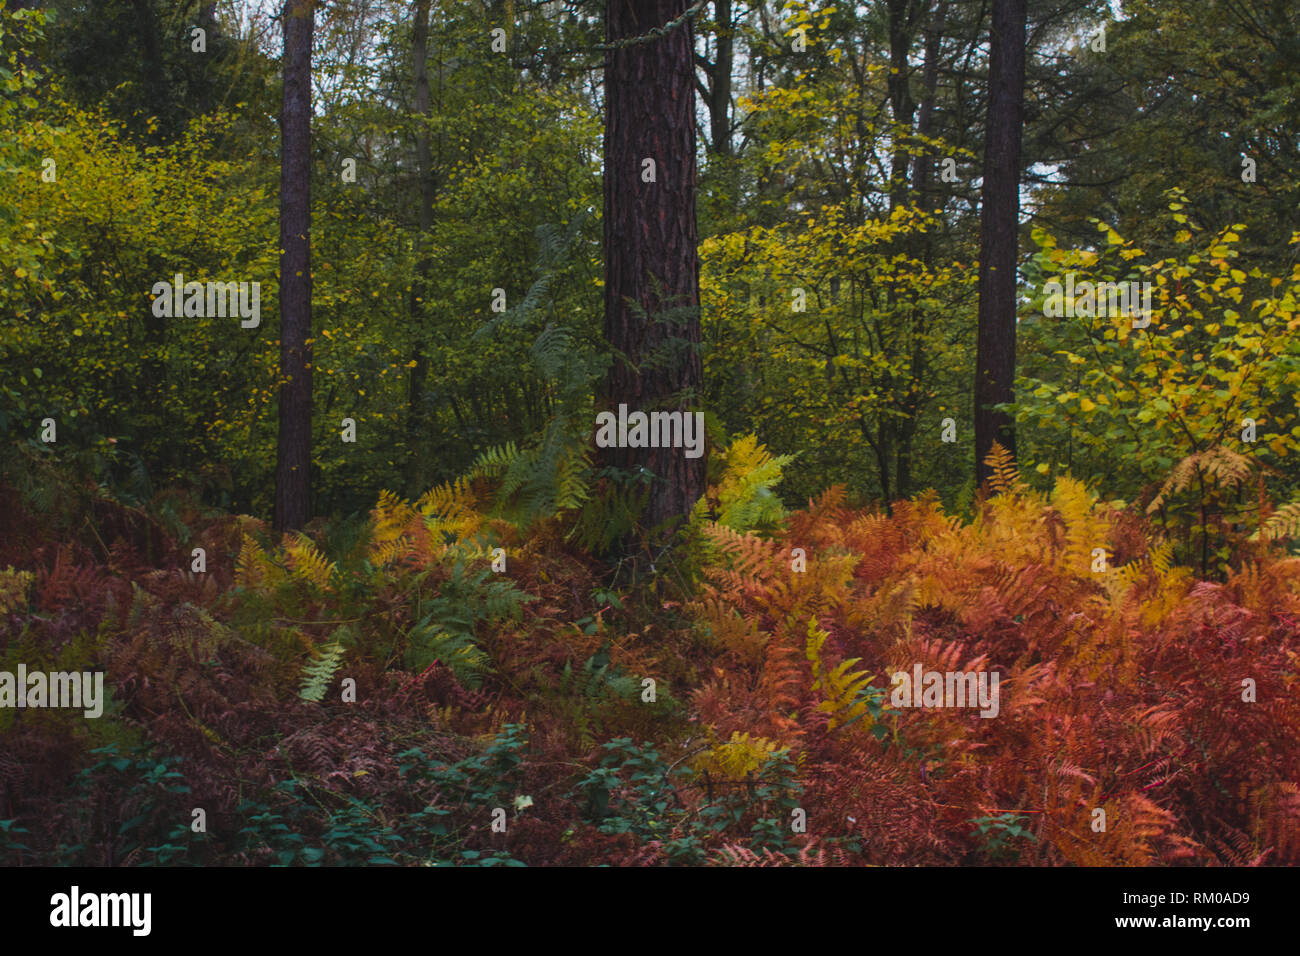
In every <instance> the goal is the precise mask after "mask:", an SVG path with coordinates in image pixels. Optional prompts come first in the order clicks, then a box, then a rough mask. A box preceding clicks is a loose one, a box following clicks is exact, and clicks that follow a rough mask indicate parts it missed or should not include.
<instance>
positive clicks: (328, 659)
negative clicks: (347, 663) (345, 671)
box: [298, 639, 343, 704]
mask: <svg viewBox="0 0 1300 956" xmlns="http://www.w3.org/2000/svg"><path fill="white" fill-rule="evenodd" d="M342 663H343V645H342V644H341V643H340V642H339V641H338V640H337V639H336V640H333V641H330V643H328V644H326V645H325V646H324V647H322V648H321V651H320V656H319V657H317V658H316V659H315V660H313V661H311V662H310V663H309V664H307V665H306V666H305V667H304V668H303V671H302V687H301V688H300V689H299V690H298V696H299V697H301V698H302V699H303V700H307V701H311V702H313V703H317V704H318V703H320V702H321V701H322V700H324V698H325V692H326V691H327V690H328V689H329V686H330V682H331V681H333V680H334V675H335V673H337V672H338V669H339V665H340V664H342Z"/></svg>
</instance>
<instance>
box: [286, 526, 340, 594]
mask: <svg viewBox="0 0 1300 956" xmlns="http://www.w3.org/2000/svg"><path fill="white" fill-rule="evenodd" d="M284 550H285V554H286V556H287V557H288V563H289V569H290V573H291V575H292V577H293V578H294V579H295V580H299V581H306V582H308V583H310V584H311V585H312V586H314V587H316V588H319V589H321V590H324V589H325V588H328V587H329V585H330V581H331V579H332V578H333V577H334V572H335V570H336V568H335V565H334V562H333V561H328V560H326V558H325V555H323V554H321V552H320V549H319V548H317V547H316V543H315V542H314V541H312V540H311V538H309V537H307V536H306V535H305V534H301V533H299V534H296V535H294V540H293V542H292V543H291V544H288V545H286V546H285V549H284Z"/></svg>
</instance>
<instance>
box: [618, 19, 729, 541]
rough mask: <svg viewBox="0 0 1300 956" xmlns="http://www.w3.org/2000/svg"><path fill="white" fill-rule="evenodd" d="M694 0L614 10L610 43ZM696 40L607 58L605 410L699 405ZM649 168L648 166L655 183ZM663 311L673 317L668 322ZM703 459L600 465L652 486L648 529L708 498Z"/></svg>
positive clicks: (627, 455) (633, 48)
mask: <svg viewBox="0 0 1300 956" xmlns="http://www.w3.org/2000/svg"><path fill="white" fill-rule="evenodd" d="M687 5H688V0H609V4H608V9H607V17H606V30H607V37H608V39H609V42H611V43H615V42H617V41H618V40H620V39H624V38H629V37H634V36H639V35H643V34H646V33H647V32H649V31H650V30H652V29H654V28H656V27H663V26H665V25H666V24H667V23H668V22H669V21H670V20H673V19H674V18H676V17H678V16H680V15H681V14H682V13H683V12H684V11H685V10H686V9H687ZM694 83H695V76H694V41H693V37H692V28H691V24H690V23H689V22H687V23H684V24H682V25H681V26H679V27H677V28H675V29H673V30H672V31H671V32H669V33H668V34H667V35H666V36H662V37H658V38H656V39H654V40H652V41H651V42H648V43H641V44H635V45H629V46H625V47H622V48H620V49H616V50H613V51H610V52H607V53H606V55H605V96H606V107H605V146H604V157H605V215H604V232H605V235H604V240H605V335H606V337H607V339H608V341H609V343H610V345H611V346H612V348H613V349H614V352H615V358H614V364H613V366H612V367H611V369H610V372H609V375H608V378H607V380H606V382H605V389H604V393H603V395H602V400H601V405H602V407H603V408H606V409H610V410H612V411H614V412H617V409H618V405H619V404H620V403H622V404H626V405H627V406H628V411H629V413H630V412H632V411H637V410H640V411H644V412H646V413H647V414H648V413H650V412H651V411H673V410H682V411H686V410H687V409H689V408H690V407H691V406H693V405H695V403H696V401H698V396H699V391H700V384H701V380H702V378H703V370H702V365H701V360H700V353H699V344H700V317H699V308H698V307H699V301H700V293H699V257H698V250H697V244H698V234H697V232H696V222H695V85H694ZM646 160H653V163H654V180H655V181H654V182H647V181H645V179H646V178H648V177H649V172H648V169H649V167H648V165H647V164H646V162H645V161H646ZM668 310H677V311H674V312H673V313H672V314H671V315H664V314H663V313H665V312H667V311H668ZM704 462H705V458H704V457H703V456H701V457H699V458H687V457H686V455H685V449H683V448H606V449H602V450H601V464H602V465H604V466H606V467H613V468H618V469H622V470H625V471H629V472H638V471H639V470H640V469H642V468H644V469H645V470H646V471H648V472H649V473H650V474H651V475H653V476H654V477H653V479H652V480H651V483H650V499H649V503H648V505H647V508H646V511H645V513H644V514H643V515H642V522H643V524H644V525H645V527H646V528H648V529H655V528H660V529H661V530H662V529H663V528H664V527H665V526H666V525H671V524H673V523H675V522H676V521H678V520H679V519H681V518H683V517H684V516H686V515H688V514H689V513H690V510H691V508H692V507H693V505H694V504H695V502H696V501H697V500H698V499H699V497H700V495H701V494H703V492H704Z"/></svg>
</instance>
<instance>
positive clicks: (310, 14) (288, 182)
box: [274, 0, 315, 531]
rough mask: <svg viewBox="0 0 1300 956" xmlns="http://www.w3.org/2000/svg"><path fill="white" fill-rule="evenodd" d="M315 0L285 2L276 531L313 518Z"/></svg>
mask: <svg viewBox="0 0 1300 956" xmlns="http://www.w3.org/2000/svg"><path fill="white" fill-rule="evenodd" d="M314 6H315V0H286V3H285V5H284V10H283V14H282V19H283V25H284V105H283V107H282V108H281V111H280V250H281V251H280V376H281V384H280V434H279V443H278V446H277V453H276V467H275V517H274V527H275V530H276V531H294V530H297V529H299V528H301V527H302V526H303V525H305V524H306V523H307V521H308V520H309V519H310V517H311V378H312V375H311V371H312V370H311V360H312V349H311V345H310V344H308V341H307V340H308V338H309V337H310V335H311V175H310V174H311V170H310V163H309V160H310V147H311V44H312V33H313V29H314V26H315V9H314Z"/></svg>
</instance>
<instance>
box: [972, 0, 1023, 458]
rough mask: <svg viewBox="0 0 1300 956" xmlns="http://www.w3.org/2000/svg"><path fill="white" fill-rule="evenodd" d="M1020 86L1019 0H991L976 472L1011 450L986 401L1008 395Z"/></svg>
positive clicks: (1007, 422)
mask: <svg viewBox="0 0 1300 956" xmlns="http://www.w3.org/2000/svg"><path fill="white" fill-rule="evenodd" d="M1024 90H1025V0H994V3H993V29H992V33H991V36H990V55H989V111H988V133H987V138H986V141H985V146H984V187H983V192H984V195H983V208H982V209H981V211H980V274H979V329H978V333H977V336H976V356H975V476H976V481H977V482H978V483H979V484H983V483H984V482H985V480H987V479H988V477H989V469H988V468H987V466H986V465H985V464H984V459H985V457H987V455H988V453H989V451H990V450H991V449H992V447H993V443H994V442H995V441H997V442H999V443H1000V444H1002V446H1003V447H1004V448H1006V449H1007V450H1008V451H1010V452H1011V453H1012V454H1015V450H1016V445H1015V431H1014V422H1013V420H1012V418H1011V416H1010V415H1008V414H1006V413H1004V412H997V411H994V410H993V409H992V407H991V406H993V405H996V404H999V403H1002V402H1010V401H1011V400H1012V397H1013V392H1012V383H1013V380H1014V378H1015V373H1016V264H1017V242H1018V238H1019V232H1020V229H1019V226H1020V136H1021V125H1022V120H1023V114H1024Z"/></svg>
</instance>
